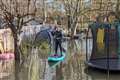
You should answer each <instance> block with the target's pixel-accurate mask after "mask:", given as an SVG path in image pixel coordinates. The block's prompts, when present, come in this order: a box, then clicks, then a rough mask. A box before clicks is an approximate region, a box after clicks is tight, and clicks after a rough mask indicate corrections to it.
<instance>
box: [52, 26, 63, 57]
mask: <svg viewBox="0 0 120 80" xmlns="http://www.w3.org/2000/svg"><path fill="white" fill-rule="evenodd" d="M53 37H54V43H55V54H54V56H58V52H57V51H58V49H60V53H61V54H60V56H62V37H63V35H62V30H61V29H60V28H58V27H57V26H55V28H54V30H53Z"/></svg>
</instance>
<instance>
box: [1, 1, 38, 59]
mask: <svg viewBox="0 0 120 80" xmlns="http://www.w3.org/2000/svg"><path fill="white" fill-rule="evenodd" d="M36 11H37V9H36V0H0V14H1V16H2V17H3V19H4V20H5V22H6V23H7V25H8V27H9V28H10V29H11V31H12V34H13V38H14V48H15V49H14V53H15V59H16V60H20V53H21V51H20V46H19V44H18V42H19V35H20V33H21V29H22V27H23V25H24V24H26V23H28V22H29V21H31V20H33V19H34V18H35V13H36Z"/></svg>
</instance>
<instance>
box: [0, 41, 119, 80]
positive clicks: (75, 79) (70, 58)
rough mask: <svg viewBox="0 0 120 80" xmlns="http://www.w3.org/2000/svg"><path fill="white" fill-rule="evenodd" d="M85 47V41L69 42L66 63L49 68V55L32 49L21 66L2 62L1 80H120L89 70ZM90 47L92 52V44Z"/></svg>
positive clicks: (67, 43) (116, 74)
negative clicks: (86, 62) (86, 63)
mask: <svg viewBox="0 0 120 80" xmlns="http://www.w3.org/2000/svg"><path fill="white" fill-rule="evenodd" d="M85 46H86V44H85V40H79V41H67V42H66V44H64V47H65V48H66V49H67V52H66V59H65V61H63V62H61V63H59V64H58V65H56V66H53V67H50V66H49V64H48V61H47V55H45V54H44V53H42V52H41V53H40V52H38V50H37V49H30V50H32V51H30V52H31V53H30V56H29V57H28V58H27V59H25V60H24V62H21V63H20V64H15V61H14V60H9V61H0V80H120V79H119V78H120V73H115V72H114V73H109V74H108V73H107V72H105V71H104V72H103V71H99V70H95V69H91V68H88V67H87V66H86V65H85V64H84V62H85V58H86V57H85V53H86V47H85ZM88 46H90V48H89V52H90V51H91V44H88ZM16 63H17V62H16Z"/></svg>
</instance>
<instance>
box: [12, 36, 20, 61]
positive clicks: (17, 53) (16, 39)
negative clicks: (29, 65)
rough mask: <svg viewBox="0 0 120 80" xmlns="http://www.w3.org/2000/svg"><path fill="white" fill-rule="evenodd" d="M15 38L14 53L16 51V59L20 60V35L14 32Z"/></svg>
mask: <svg viewBox="0 0 120 80" xmlns="http://www.w3.org/2000/svg"><path fill="white" fill-rule="evenodd" d="M13 38H14V53H15V60H17V61H20V48H19V44H18V41H19V40H18V35H17V34H14V35H13Z"/></svg>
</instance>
